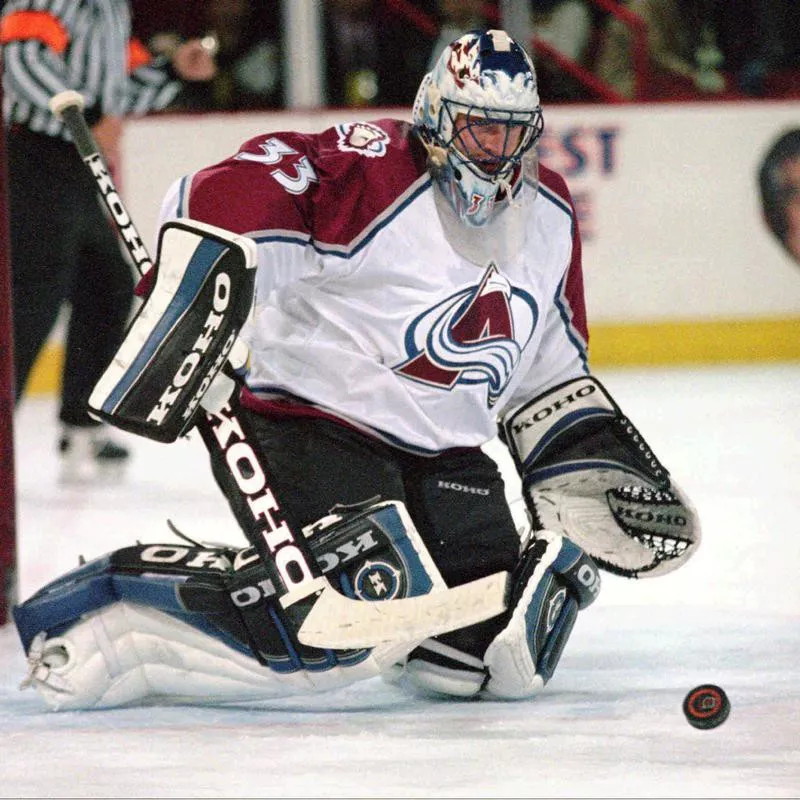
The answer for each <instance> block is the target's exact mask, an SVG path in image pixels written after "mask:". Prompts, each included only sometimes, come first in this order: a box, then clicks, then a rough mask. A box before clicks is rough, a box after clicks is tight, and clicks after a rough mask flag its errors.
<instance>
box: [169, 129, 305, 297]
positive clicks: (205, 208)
mask: <svg viewBox="0 0 800 800" xmlns="http://www.w3.org/2000/svg"><path fill="white" fill-rule="evenodd" d="M314 145H315V143H314V140H313V137H311V136H309V135H302V134H297V133H293V132H286V133H275V134H264V135H261V136H258V137H255V138H253V139H251V140H249V141H247V142H245V143H244V144H243V145H242V147H241V148H240V149H239V151H238V152H237V153H236V154H234V155H233V156H231V157H230V158H227V159H225V160H224V161H221V162H220V163H218V164H215V165H212V166H210V167H207V168H205V169H202V170H200V171H199V172H196V173H194V174H192V175H188V176H185V177H183V178H180V179H179V180H177V181H175V183H173V185H172V186H171V187H170V189H169V191H168V192H167V194H166V196H165V198H164V201H163V203H162V207H161V216H160V225H159V227H160V226H161V225H163V224H164V223H165V222H168V221H169V220H171V219H180V218H189V219H193V220H198V221H200V222H206V223H208V224H210V225H216V226H217V227H220V228H224V229H225V230H228V231H231V232H233V233H239V234H243V235H245V236H248V237H250V238H251V239H253V240H254V241H255V242H256V245H257V250H258V266H259V271H258V279H257V281H258V291H259V293H262V292H264V293H266V292H269V291H271V290H272V289H275V288H278V287H279V286H281V285H285V284H286V283H289V282H292V281H295V280H299V279H301V278H303V277H305V276H308V275H312V274H317V273H318V272H319V271H320V269H321V263H320V260H319V259H318V258H317V257H316V254H315V250H314V247H313V237H312V225H313V205H314V191H315V184H316V183H318V178H317V174H316V170H315V168H314V166H313V160H314V156H315V153H314V150H315V146H314Z"/></svg>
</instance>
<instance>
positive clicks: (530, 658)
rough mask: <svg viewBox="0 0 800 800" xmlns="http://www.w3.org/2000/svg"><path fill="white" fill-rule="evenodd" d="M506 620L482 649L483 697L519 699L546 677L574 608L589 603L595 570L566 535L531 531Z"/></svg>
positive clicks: (562, 643) (556, 659) (568, 629)
mask: <svg viewBox="0 0 800 800" xmlns="http://www.w3.org/2000/svg"><path fill="white" fill-rule="evenodd" d="M517 580H518V584H517V586H516V587H515V589H514V592H513V596H512V603H513V611H512V613H511V616H510V618H509V620H508V623H507V624H506V626H505V627H504V628H503V630H502V631H500V633H499V634H498V635H497V636H496V637H495V638H494V639H493V640H492V642H491V643H490V644H489V646H488V647H487V648H486V652H485V654H484V657H483V663H484V665H485V668H486V671H487V672H488V675H489V678H488V680H487V681H486V684H485V686H484V688H483V694H484V696H486V697H488V698H497V699H503V700H519V699H523V698H528V697H533V696H534V695H536V694H538V693H539V692H540V691H541V690H542V689H543V688H544V686H545V684H546V683H547V682H548V681H549V680H550V678H551V677H552V676H553V673H554V672H555V669H556V666H557V665H558V662H559V659H560V658H561V653H562V651H563V649H564V646H565V644H566V642H567V639H568V638H569V635H570V633H571V632H572V627H573V625H574V623H575V619H576V617H577V614H578V609H582V608H586V606H588V605H590V604H591V603H592V602H594V600H595V598H596V597H597V594H598V593H599V591H600V574H599V572H598V570H597V567H596V565H595V564H594V562H593V561H592V560H591V559H590V558H589V557H588V556H587V555H586V553H584V552H583V550H581V548H580V547H577V546H576V545H575V544H574V543H573V542H571V541H570V540H569V539H565V538H564V537H562V536H560V535H558V534H556V533H553V532H551V531H537V532H536V534H535V539H534V540H533V541H532V544H531V546H530V547H529V549H528V550H527V552H526V553H525V554H523V560H522V562H521V568H520V570H519V572H518V574H517Z"/></svg>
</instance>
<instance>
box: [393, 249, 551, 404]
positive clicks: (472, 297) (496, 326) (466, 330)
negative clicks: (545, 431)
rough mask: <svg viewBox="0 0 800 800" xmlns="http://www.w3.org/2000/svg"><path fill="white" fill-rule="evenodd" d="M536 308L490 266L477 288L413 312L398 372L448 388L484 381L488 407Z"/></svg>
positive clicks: (526, 337) (518, 352) (504, 383)
mask: <svg viewBox="0 0 800 800" xmlns="http://www.w3.org/2000/svg"><path fill="white" fill-rule="evenodd" d="M537 319H538V309H537V306H536V302H535V301H534V299H533V297H531V295H530V294H528V292H525V291H523V290H522V289H517V288H515V287H512V286H511V284H510V283H509V282H508V280H506V278H504V277H503V276H502V275H501V274H500V273H499V272H498V270H497V267H496V266H495V265H494V264H490V265H489V267H488V269H487V270H486V273H485V274H484V276H483V280H482V281H481V282H480V284H479V285H478V286H473V287H470V288H467V289H464V290H462V291H460V292H458V293H457V294H455V295H453V296H451V297H448V298H447V300H444V301H443V302H441V303H439V304H438V305H436V306H434V307H433V308H431V309H429V310H428V311H426V312H424V313H423V314H421V315H420V316H418V317H417V318H416V319H415V320H414V321H413V322H412V323H411V325H410V326H409V329H408V332H407V333H406V337H405V344H406V352H407V353H408V355H409V357H408V359H407V360H406V361H404V362H402V363H401V364H398V365H396V366H395V367H393V369H394V371H395V372H396V373H397V374H398V375H402V376H404V377H406V378H410V379H411V380H414V381H419V382H420V383H425V384H427V385H429V386H436V387H439V388H442V389H447V390H450V389H452V388H453V387H454V386H456V385H457V384H476V383H485V384H486V387H487V405H488V407H489V408H491V407H492V406H493V405H494V404H495V403H496V402H497V399H498V397H499V396H500V395H501V394H502V393H503V390H504V389H505V388H506V386H507V385H508V382H509V380H510V379H511V376H512V375H513V373H514V370H515V369H516V366H517V364H518V363H519V360H520V357H521V355H522V350H523V349H524V347H525V345H526V344H527V343H528V341H529V340H530V338H531V336H532V335H533V331H534V328H535V327H536V321H537Z"/></svg>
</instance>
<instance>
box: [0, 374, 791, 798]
mask: <svg viewBox="0 0 800 800" xmlns="http://www.w3.org/2000/svg"><path fill="white" fill-rule="evenodd" d="M599 376H600V377H601V379H602V380H604V382H605V383H606V385H607V387H608V388H609V390H610V391H611V392H612V394H613V395H614V396H615V398H616V399H617V401H618V402H619V403H620V405H621V406H622V407H623V409H624V410H625V411H626V413H627V414H628V415H629V416H630V417H631V418H632V419H633V420H634V422H635V423H636V424H637V426H638V427H639V429H640V431H641V432H642V433H643V435H644V436H645V438H646V439H647V440H648V442H649V443H650V444H651V446H652V447H653V448H654V449H655V452H656V453H657V454H658V455H659V456H660V458H661V460H662V461H663V462H665V463H666V465H667V466H668V468H669V469H670V470H671V471H672V472H673V475H674V476H676V477H677V479H678V481H679V483H680V484H681V485H682V487H683V488H684V489H685V490H686V492H687V493H688V494H689V495H690V497H691V498H692V499H693V501H694V503H695V505H696V506H697V508H698V510H699V512H700V515H701V519H702V522H703V532H704V542H703V545H702V547H701V548H700V550H699V551H698V553H697V555H696V556H695V557H694V559H693V560H692V561H690V562H689V563H688V564H687V565H686V566H685V567H683V568H682V569H680V570H678V571H677V572H675V573H672V574H669V575H666V576H663V577H661V578H655V579H651V580H642V581H625V580H623V579H620V578H615V577H614V576H605V585H604V588H603V591H602V594H601V596H600V598H599V600H598V601H597V602H596V603H595V604H594V605H593V606H592V607H590V608H589V609H587V610H586V611H585V612H583V613H582V614H581V615H580V616H579V619H578V622H577V624H576V627H575V632H574V633H573V636H572V638H571V640H570V643H569V645H568V647H567V649H566V652H565V654H564V656H563V658H562V660H561V664H560V666H559V669H558V671H557V672H556V675H555V677H554V678H553V679H552V681H551V682H550V684H549V685H548V686H547V687H546V689H545V691H544V693H543V694H542V695H541V696H540V697H539V698H537V699H536V700H533V701H529V702H520V703H489V702H467V703H463V702H445V701H439V702H434V701H431V700H423V699H419V698H410V697H408V696H406V695H404V694H403V693H402V692H401V691H400V690H399V689H396V688H394V687H392V686H389V685H387V684H384V683H383V682H381V681H379V680H376V681H371V682H368V683H364V684H361V685H358V686H354V687H349V688H347V689H344V690H342V691H340V692H337V693H335V694H332V695H330V696H327V697H313V698H290V699H287V700H284V701H280V702H271V703H269V704H262V705H258V704H255V705H251V706H246V707H244V706H242V707H234V708H231V707H226V708H192V707H173V708H146V709H126V710H112V711H95V712H66V713H58V714H57V713H51V712H48V711H46V710H45V708H44V706H43V704H42V703H41V702H40V701H39V699H38V697H37V695H36V694H35V693H34V692H33V691H26V692H19V691H18V689H17V687H18V684H19V681H20V679H21V678H22V676H23V675H24V671H25V670H24V658H23V655H22V652H21V649H20V647H19V644H18V641H17V638H16V632H15V631H14V629H13V628H12V627H11V626H6V627H5V628H3V629H2V630H0V656H2V664H3V669H2V674H0V731H2V734H0V796H2V797H20V798H21V797H109V798H110V797H331V798H333V797H359V798H360V797H379V798H392V797H620V798H621V797H643V798H644V797H704V798H711V797H730V798H738V797H798V796H799V795H800V688H798V683H799V681H800V580H798V573H800V481H798V478H799V477H800V411H799V410H800V365H797V364H795V365H777V366H753V367H750V366H740V367H714V368H703V369H659V370H615V371H601V372H599ZM15 426H16V432H15V436H16V452H17V483H18V497H17V503H18V521H19V540H20V541H19V563H20V596H21V597H22V598H25V597H27V596H28V595H29V594H31V593H32V592H33V591H35V590H36V589H37V588H39V586H41V585H42V584H43V583H44V582H45V581H47V580H50V579H51V578H53V577H55V576H57V575H58V574H60V573H61V572H63V571H64V570H66V569H68V568H70V567H72V566H74V565H75V564H76V563H77V558H78V555H79V554H83V555H85V556H86V557H87V558H92V557H95V556H98V555H101V554H102V553H104V552H107V551H108V550H111V549H114V548H116V547H121V546H124V545H127V544H130V543H131V542H132V541H133V540H135V539H140V540H142V541H173V536H172V534H171V533H170V532H169V531H168V529H167V527H166V520H167V519H171V520H173V522H174V523H175V524H176V525H177V526H178V527H179V528H181V529H184V530H185V531H186V532H187V533H189V534H190V535H191V536H193V537H194V538H199V539H204V540H212V541H226V542H232V543H243V542H242V540H241V538H240V535H239V534H238V532H237V530H236V528H235V525H234V524H233V522H232V519H231V517H230V516H229V514H228V511H227V507H226V506H225V504H224V501H223V500H222V499H221V497H220V496H219V494H218V493H217V490H216V488H215V486H214V484H213V482H212V480H211V478H210V474H209V471H208V468H207V465H206V459H205V453H204V450H203V448H202V445H201V443H200V441H199V439H196V440H192V441H188V442H186V441H182V442H179V443H176V444H174V445H159V444H156V443H153V442H147V441H144V440H138V439H133V438H132V437H129V439H128V441H129V442H130V443H131V445H132V446H133V447H134V448H135V460H134V462H133V464H132V465H131V469H130V471H129V473H128V475H127V477H126V480H125V482H124V483H122V484H121V485H119V486H105V487H100V486H95V487H91V488H82V489H78V488H67V487H62V486H59V485H58V483H57V480H56V467H57V465H56V458H55V453H54V445H55V438H56V423H55V404H54V401H53V399H52V398H31V399H26V400H25V401H24V402H23V404H22V405H21V407H20V409H19V411H18V413H17V417H16V420H15ZM490 451H491V452H492V454H493V455H496V456H497V457H498V458H499V459H500V460H501V462H502V463H503V465H504V467H505V468H506V471H507V472H508V474H509V498H510V499H511V500H512V501H515V509H516V510H517V511H521V509H522V507H521V505H520V503H519V502H518V489H517V488H516V484H515V482H514V479H513V472H512V470H511V467H510V462H507V461H505V460H504V454H503V452H502V451H501V450H500V449H499V448H498V447H497V446H496V443H495V444H493V445H492V446H491V447H490ZM700 683H717V684H719V685H721V686H723V687H724V688H725V690H726V691H727V693H728V696H729V697H730V700H731V703H732V707H733V708H732V711H731V716H730V718H729V719H728V721H727V722H726V723H724V724H723V725H722V726H721V727H719V728H716V729H714V730H709V731H698V730H695V729H694V728H692V727H690V726H689V725H688V724H687V723H686V721H685V719H684V717H683V715H682V713H681V703H682V701H683V698H684V696H685V694H686V693H687V692H688V691H689V689H691V688H692V687H694V686H696V685H697V684H700Z"/></svg>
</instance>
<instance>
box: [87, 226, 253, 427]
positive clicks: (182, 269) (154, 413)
mask: <svg viewBox="0 0 800 800" xmlns="http://www.w3.org/2000/svg"><path fill="white" fill-rule="evenodd" d="M255 267H256V246H255V243H254V242H253V241H252V240H251V239H248V238H247V237H244V236H237V235H235V234H232V233H230V232H229V231H225V230H222V229H221V228H216V227H214V226H212V225H207V224H205V223H200V222H195V221H191V220H181V221H179V222H170V223H167V224H166V225H164V226H163V227H162V229H161V232H160V235H159V242H158V255H157V267H156V268H155V269H156V273H155V274H156V277H155V282H154V284H153V286H152V287H151V290H150V293H149V295H148V296H147V299H146V300H145V302H144V304H143V305H142V307H141V308H140V310H139V312H138V313H137V315H136V317H135V318H134V320H133V322H132V324H131V326H130V328H129V329H128V332H127V334H126V337H125V340H124V342H123V343H122V345H121V346H120V348H119V350H118V351H117V353H116V355H115V357H114V360H113V361H112V362H111V364H110V365H109V366H108V368H107V369H106V371H105V373H104V374H103V376H102V377H101V379H100V380H99V381H98V383H97V385H96V386H95V388H94V391H93V392H92V395H91V397H90V398H89V407H90V410H91V413H92V414H93V416H95V417H97V418H98V419H102V420H105V421H107V422H109V423H110V424H112V425H115V426H116V427H118V428H121V429H122V430H126V431H130V432H131V433H135V434H138V435H140V436H144V437H146V438H149V439H154V440H155V441H158V442H173V441H175V439H177V438H178V437H179V436H180V435H182V434H183V433H185V432H186V431H187V430H188V429H189V428H190V427H191V426H192V424H193V418H194V416H195V414H196V413H197V412H198V409H199V407H200V405H201V403H202V405H203V406H204V407H206V408H209V398H208V397H207V398H206V399H205V400H204V396H205V395H206V394H207V393H208V392H209V389H210V388H211V387H212V385H213V387H214V391H213V392H212V393H211V395H209V397H213V402H212V403H211V406H210V408H211V410H214V408H216V407H221V406H222V405H224V403H225V401H226V400H227V399H228V397H229V396H230V392H231V391H233V388H234V382H233V381H232V380H231V379H230V378H229V377H227V376H225V375H221V374H220V371H221V370H222V368H223V366H225V363H226V361H227V360H228V359H231V361H234V362H236V361H237V360H238V363H237V364H235V365H236V366H241V365H243V364H244V361H245V358H246V356H245V357H242V355H241V350H242V349H245V351H246V348H244V345H243V344H242V343H241V342H239V341H238V335H239V331H240V330H241V327H242V325H243V324H244V322H245V321H246V319H247V316H248V314H249V313H250V309H251V306H252V300H253V287H254V281H255ZM149 275H150V273H148V276H149ZM146 277H147V276H146ZM234 346H236V348H237V349H236V350H234Z"/></svg>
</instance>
